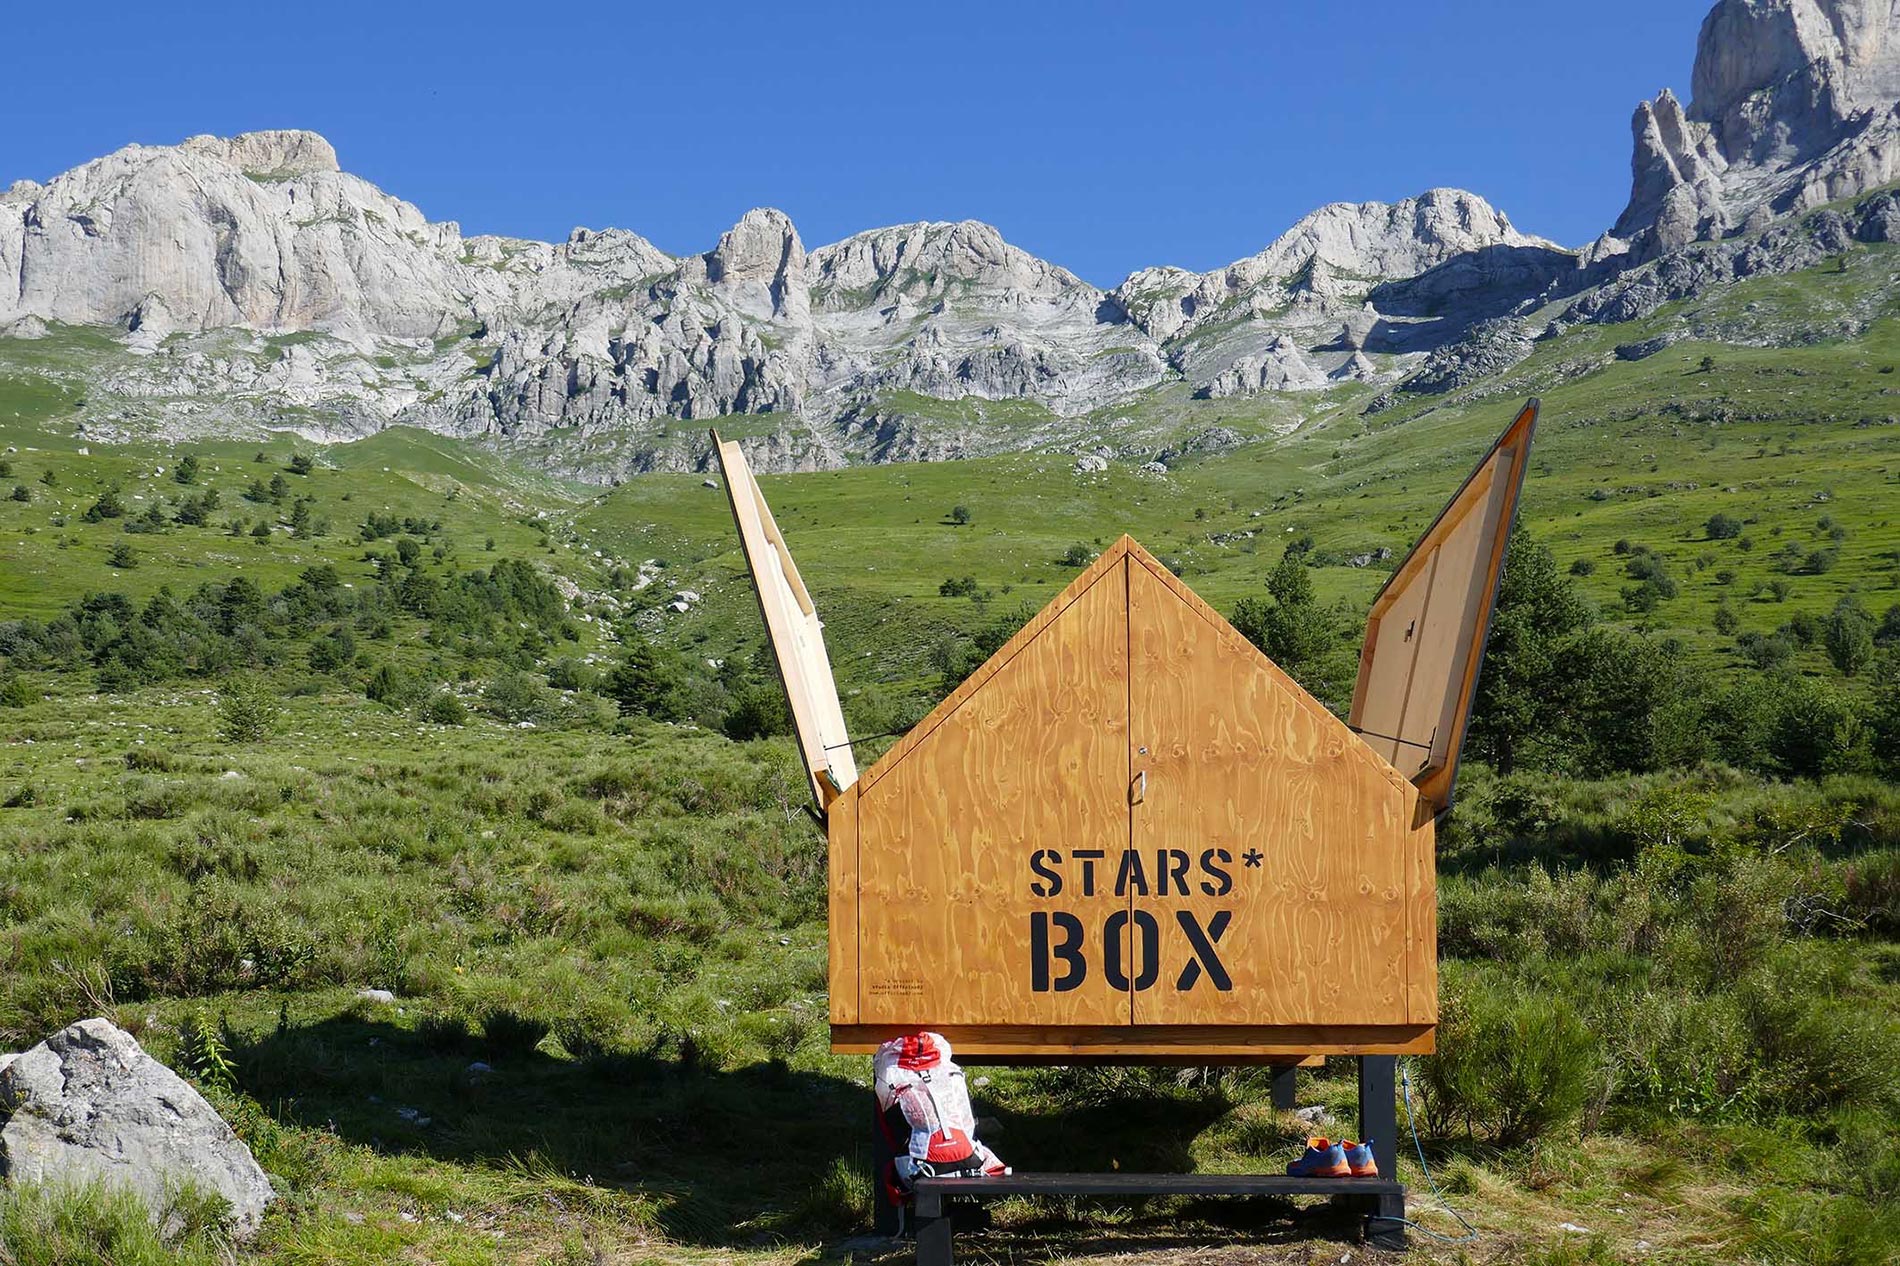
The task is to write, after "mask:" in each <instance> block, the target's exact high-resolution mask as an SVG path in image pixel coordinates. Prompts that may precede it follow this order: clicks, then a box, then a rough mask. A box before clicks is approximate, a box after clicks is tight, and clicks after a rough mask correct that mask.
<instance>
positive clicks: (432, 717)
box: [422, 690, 468, 725]
mask: <svg viewBox="0 0 1900 1266" xmlns="http://www.w3.org/2000/svg"><path fill="white" fill-rule="evenodd" d="M422 719H423V720H424V721H428V722H430V723H431V724H434V725H461V724H462V723H463V722H465V721H467V720H468V709H467V708H466V707H464V706H463V705H462V701H461V700H460V699H459V698H457V697H456V695H455V692H454V691H452V690H438V691H436V692H435V693H434V694H432V695H430V696H429V699H428V701H427V702H426V703H424V704H423V705H422Z"/></svg>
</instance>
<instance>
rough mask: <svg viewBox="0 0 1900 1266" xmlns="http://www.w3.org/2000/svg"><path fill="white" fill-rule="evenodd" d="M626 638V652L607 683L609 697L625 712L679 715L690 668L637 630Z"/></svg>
mask: <svg viewBox="0 0 1900 1266" xmlns="http://www.w3.org/2000/svg"><path fill="white" fill-rule="evenodd" d="M623 640H624V641H625V642H626V646H627V650H626V655H625V657H624V658H622V659H621V661H620V662H619V663H618V664H616V665H614V667H613V669H612V671H610V672H609V673H608V674H607V679H606V681H605V683H603V684H604V688H605V693H606V695H607V697H608V698H609V699H612V700H613V701H614V702H615V703H616V704H618V705H619V706H620V713H621V715H622V716H649V717H652V718H654V719H655V720H659V721H672V720H676V719H678V717H679V716H680V709H681V696H682V694H683V693H684V691H685V686H686V672H685V669H684V667H683V666H682V665H681V663H680V661H679V657H678V656H676V655H674V654H673V653H672V652H671V651H668V650H665V649H664V648H661V647H658V646H655V645H654V644H653V643H651V642H649V641H647V640H646V638H644V637H642V636H640V635H639V634H638V633H637V632H631V631H630V632H629V633H627V634H626V635H625V637H624V638H623Z"/></svg>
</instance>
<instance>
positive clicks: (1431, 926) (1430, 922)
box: [1405, 817, 1438, 1024]
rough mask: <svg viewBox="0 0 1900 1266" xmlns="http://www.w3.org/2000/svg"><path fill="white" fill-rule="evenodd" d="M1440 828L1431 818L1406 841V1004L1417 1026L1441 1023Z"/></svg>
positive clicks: (1411, 1018)
mask: <svg viewBox="0 0 1900 1266" xmlns="http://www.w3.org/2000/svg"><path fill="white" fill-rule="evenodd" d="M1436 838H1437V824H1436V822H1435V821H1434V820H1433V819H1431V818H1429V817H1428V818H1426V819H1425V821H1424V822H1423V823H1422V824H1421V825H1420V826H1419V827H1418V829H1417V830H1415V831H1413V832H1412V833H1411V834H1410V836H1409V837H1408V839H1407V841H1406V865H1407V868H1408V870H1409V875H1408V878H1407V888H1408V892H1409V903H1408V908H1407V918H1406V933H1405V936H1406V968H1405V983H1406V994H1405V997H1406V1002H1405V1018H1406V1019H1407V1020H1409V1021H1411V1022H1412V1023H1414V1024H1437V1023H1438V872H1437V866H1436V863H1435V860H1434V847H1435V842H1436Z"/></svg>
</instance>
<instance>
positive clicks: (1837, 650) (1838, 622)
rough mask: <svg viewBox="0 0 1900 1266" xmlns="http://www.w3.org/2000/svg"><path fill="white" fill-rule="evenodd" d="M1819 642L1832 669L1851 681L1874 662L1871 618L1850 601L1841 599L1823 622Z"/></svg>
mask: <svg viewBox="0 0 1900 1266" xmlns="http://www.w3.org/2000/svg"><path fill="white" fill-rule="evenodd" d="M1822 639H1823V641H1824V642H1825V643H1826V645H1827V657H1828V659H1830V660H1832V661H1833V663H1834V667H1836V668H1838V669H1839V670H1840V671H1841V672H1842V673H1844V674H1845V675H1847V676H1849V677H1852V676H1855V675H1856V674H1858V673H1859V672H1860V671H1861V670H1863V669H1865V668H1866V667H1867V666H1868V665H1869V664H1871V663H1872V662H1873V658H1874V617H1873V616H1871V615H1869V614H1868V613H1867V609H1866V608H1865V607H1863V606H1861V605H1860V603H1859V602H1858V601H1857V600H1855V599H1854V598H1852V597H1846V598H1842V599H1841V600H1840V602H1838V603H1837V604H1835V607H1834V610H1833V611H1832V612H1830V613H1829V614H1828V617H1827V619H1826V620H1825V621H1824V622H1823V628H1822Z"/></svg>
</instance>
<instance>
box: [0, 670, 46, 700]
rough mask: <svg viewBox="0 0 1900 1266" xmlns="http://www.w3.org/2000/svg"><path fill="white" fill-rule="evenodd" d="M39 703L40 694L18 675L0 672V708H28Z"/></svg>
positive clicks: (10, 671) (11, 672)
mask: <svg viewBox="0 0 1900 1266" xmlns="http://www.w3.org/2000/svg"><path fill="white" fill-rule="evenodd" d="M39 701H40V692H39V691H37V690H35V689H33V687H31V686H29V685H28V684H27V683H26V679H25V678H24V677H22V676H20V675H19V674H18V673H16V672H14V671H12V670H11V669H7V670H4V671H0V708H30V707H32V706H33V705H34V704H36V703H38V702H39Z"/></svg>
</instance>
